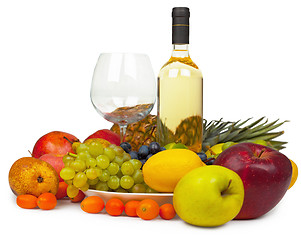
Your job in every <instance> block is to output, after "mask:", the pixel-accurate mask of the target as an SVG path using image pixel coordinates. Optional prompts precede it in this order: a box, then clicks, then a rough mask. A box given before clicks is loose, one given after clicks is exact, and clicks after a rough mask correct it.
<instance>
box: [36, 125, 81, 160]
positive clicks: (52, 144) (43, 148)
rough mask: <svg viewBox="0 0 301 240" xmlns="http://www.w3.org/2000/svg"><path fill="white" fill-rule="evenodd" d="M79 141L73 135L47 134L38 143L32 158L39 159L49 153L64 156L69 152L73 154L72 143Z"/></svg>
mask: <svg viewBox="0 0 301 240" xmlns="http://www.w3.org/2000/svg"><path fill="white" fill-rule="evenodd" d="M78 141H79V140H78V139H77V137H75V136H73V135H72V134H69V133H65V132H60V131H53V132H50V133H47V134H45V135H44V136H42V137H41V138H40V139H39V140H38V141H37V142H36V144H35V145H34V148H33V151H32V156H33V157H35V158H39V157H41V156H42V155H44V154H47V153H52V154H54V155H58V156H64V155H65V154H67V153H68V152H73V151H72V143H73V142H78Z"/></svg>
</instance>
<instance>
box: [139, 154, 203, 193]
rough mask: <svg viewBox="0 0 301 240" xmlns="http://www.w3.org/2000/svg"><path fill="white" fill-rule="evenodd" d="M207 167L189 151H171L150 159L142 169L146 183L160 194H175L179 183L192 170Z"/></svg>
mask: <svg viewBox="0 0 301 240" xmlns="http://www.w3.org/2000/svg"><path fill="white" fill-rule="evenodd" d="M201 166H206V164H205V163H203V161H202V160H201V159H200V158H199V156H198V155H197V154H196V153H195V152H193V151H190V150H188V149H170V150H165V151H161V152H159V153H157V154H155V155H153V156H152V157H150V158H149V159H148V160H147V161H146V163H145V164H144V166H143V168H142V172H143V176H144V182H145V183H146V184H147V185H148V186H149V187H151V188H152V189H155V190H157V191H158V192H173V191H174V188H175V187H176V185H177V183H178V181H179V180H180V179H181V178H182V177H183V176H184V175H185V174H186V173H188V172H190V171H191V170H193V169H195V168H197V167H201Z"/></svg>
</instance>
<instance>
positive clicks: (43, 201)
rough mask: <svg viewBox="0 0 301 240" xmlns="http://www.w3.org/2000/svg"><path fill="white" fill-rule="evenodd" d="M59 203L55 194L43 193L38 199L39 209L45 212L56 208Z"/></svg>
mask: <svg viewBox="0 0 301 240" xmlns="http://www.w3.org/2000/svg"><path fill="white" fill-rule="evenodd" d="M56 203H57V200H56V197H55V195H54V194H53V193H49V192H47V193H43V194H41V195H40V196H39V197H38V201H37V204H38V207H39V208H40V209H43V210H51V209H53V208H55V206H56Z"/></svg>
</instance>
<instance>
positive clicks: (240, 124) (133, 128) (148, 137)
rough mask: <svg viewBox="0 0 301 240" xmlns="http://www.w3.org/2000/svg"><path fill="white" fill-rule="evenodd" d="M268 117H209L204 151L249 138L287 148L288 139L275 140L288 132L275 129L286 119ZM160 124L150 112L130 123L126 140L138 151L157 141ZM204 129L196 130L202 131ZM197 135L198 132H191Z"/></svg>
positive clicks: (204, 130)
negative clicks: (251, 119) (245, 118)
mask: <svg viewBox="0 0 301 240" xmlns="http://www.w3.org/2000/svg"><path fill="white" fill-rule="evenodd" d="M264 119H265V117H262V118H260V119H258V120H256V121H254V122H252V123H251V124H248V125H247V124H246V123H247V122H248V121H250V118H249V119H247V120H245V121H241V120H239V121H236V122H229V121H228V122H225V121H222V119H220V120H212V121H210V122H208V121H207V120H206V119H204V120H203V146H202V148H203V151H207V150H208V148H210V147H212V146H213V145H215V144H218V143H224V142H229V141H232V142H237V143H240V142H247V141H254V140H258V139H261V140H265V141H267V143H268V146H270V147H272V148H275V149H277V150H281V149H283V148H285V146H284V145H285V144H286V143H287V142H282V141H275V140H274V139H275V138H276V137H278V136H280V135H282V134H283V133H284V131H280V132H271V131H272V130H273V129H275V128H277V127H279V126H281V125H282V124H283V123H285V122H286V121H284V122H280V123H277V122H278V120H276V121H273V122H270V123H269V122H268V119H266V120H265V121H264V122H262V121H263V120H264ZM156 127H157V116H155V115H148V116H147V117H146V118H144V119H142V120H141V121H139V122H136V123H133V124H130V125H128V127H127V131H126V134H125V141H126V142H129V143H130V144H131V145H132V148H133V150H135V151H137V150H138V149H139V147H140V146H141V145H143V144H145V145H148V144H149V143H151V142H154V141H156ZM111 130H112V131H113V132H116V133H119V127H118V125H117V124H114V125H113V126H112V128H111ZM199 132H200V131H195V133H196V134H198V133H199ZM184 133H185V128H183V129H181V131H178V134H184ZM190 137H194V136H190Z"/></svg>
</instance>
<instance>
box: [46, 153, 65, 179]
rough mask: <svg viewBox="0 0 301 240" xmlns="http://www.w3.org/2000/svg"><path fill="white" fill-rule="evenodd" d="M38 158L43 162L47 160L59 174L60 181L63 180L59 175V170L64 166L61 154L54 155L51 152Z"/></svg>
mask: <svg viewBox="0 0 301 240" xmlns="http://www.w3.org/2000/svg"><path fill="white" fill-rule="evenodd" d="M40 159H41V160H43V161H45V162H48V163H49V164H50V165H51V166H52V167H53V168H54V169H55V171H56V172H57V174H58V175H59V179H60V182H62V181H64V180H63V179H62V178H61V176H60V172H61V170H62V168H64V166H65V164H64V162H63V157H62V156H56V155H54V154H52V153H47V154H44V155H42V156H41V157H40Z"/></svg>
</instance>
